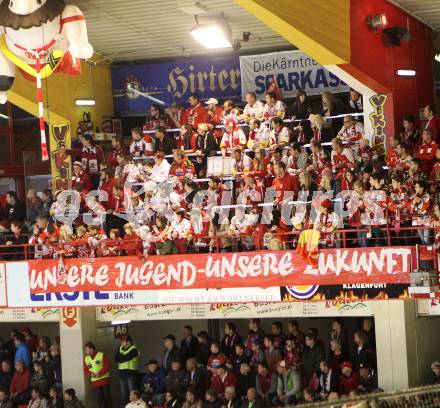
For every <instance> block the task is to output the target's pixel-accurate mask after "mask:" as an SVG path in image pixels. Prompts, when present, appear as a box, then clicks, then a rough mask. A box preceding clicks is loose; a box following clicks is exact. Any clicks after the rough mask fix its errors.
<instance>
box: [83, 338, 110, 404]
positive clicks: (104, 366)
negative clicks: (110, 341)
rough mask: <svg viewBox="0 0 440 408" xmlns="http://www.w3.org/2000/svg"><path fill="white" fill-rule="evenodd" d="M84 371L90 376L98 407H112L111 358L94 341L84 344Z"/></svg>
mask: <svg viewBox="0 0 440 408" xmlns="http://www.w3.org/2000/svg"><path fill="white" fill-rule="evenodd" d="M84 353H85V357H84V372H85V374H86V375H87V376H88V377H89V378H90V384H91V386H92V388H93V390H94V391H95V395H96V400H97V403H98V408H112V397H111V393H110V360H109V359H108V358H107V356H106V355H105V354H104V353H103V352H102V351H97V350H96V347H95V345H94V344H93V343H86V345H85V346H84Z"/></svg>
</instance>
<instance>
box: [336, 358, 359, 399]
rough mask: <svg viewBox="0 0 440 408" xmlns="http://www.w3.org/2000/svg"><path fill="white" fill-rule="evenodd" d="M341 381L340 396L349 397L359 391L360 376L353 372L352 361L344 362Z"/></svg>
mask: <svg viewBox="0 0 440 408" xmlns="http://www.w3.org/2000/svg"><path fill="white" fill-rule="evenodd" d="M341 372H342V375H341V380H340V385H339V394H341V395H346V396H349V395H350V392H351V391H353V390H357V388H358V385H359V374H358V372H357V371H353V364H352V363H351V361H344V362H343V363H342V365H341Z"/></svg>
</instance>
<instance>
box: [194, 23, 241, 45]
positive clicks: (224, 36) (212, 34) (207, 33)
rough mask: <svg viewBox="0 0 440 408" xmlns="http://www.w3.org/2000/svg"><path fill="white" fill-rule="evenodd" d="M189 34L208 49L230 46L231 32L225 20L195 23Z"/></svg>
mask: <svg viewBox="0 0 440 408" xmlns="http://www.w3.org/2000/svg"><path fill="white" fill-rule="evenodd" d="M191 35H192V36H193V37H194V38H195V39H196V40H197V41H198V42H199V43H201V44H202V45H203V46H204V47H206V48H208V49H215V48H231V47H232V32H231V29H230V27H229V26H228V24H227V23H226V22H214V23H209V24H197V25H196V26H195V27H194V28H193V29H192V30H191Z"/></svg>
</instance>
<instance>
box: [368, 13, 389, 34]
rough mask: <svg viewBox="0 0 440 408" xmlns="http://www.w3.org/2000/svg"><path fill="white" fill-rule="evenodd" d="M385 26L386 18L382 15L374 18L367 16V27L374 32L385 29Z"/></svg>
mask: <svg viewBox="0 0 440 408" xmlns="http://www.w3.org/2000/svg"><path fill="white" fill-rule="evenodd" d="M387 24H388V20H387V16H386V15H385V14H383V13H381V14H376V15H375V16H367V25H368V27H370V28H371V29H372V30H374V31H377V30H379V29H380V28H384V27H386V25H387Z"/></svg>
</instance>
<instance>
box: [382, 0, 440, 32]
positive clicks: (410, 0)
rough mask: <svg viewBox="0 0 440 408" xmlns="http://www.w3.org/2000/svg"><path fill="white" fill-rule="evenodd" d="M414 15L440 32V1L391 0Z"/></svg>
mask: <svg viewBox="0 0 440 408" xmlns="http://www.w3.org/2000/svg"><path fill="white" fill-rule="evenodd" d="M391 3H394V4H396V5H398V6H400V7H401V8H402V9H404V10H406V11H407V12H409V13H410V14H412V15H414V16H415V17H417V18H418V19H420V20H422V21H424V22H425V23H426V24H428V25H429V26H431V27H432V28H433V29H434V30H435V31H440V1H439V0H391Z"/></svg>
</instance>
